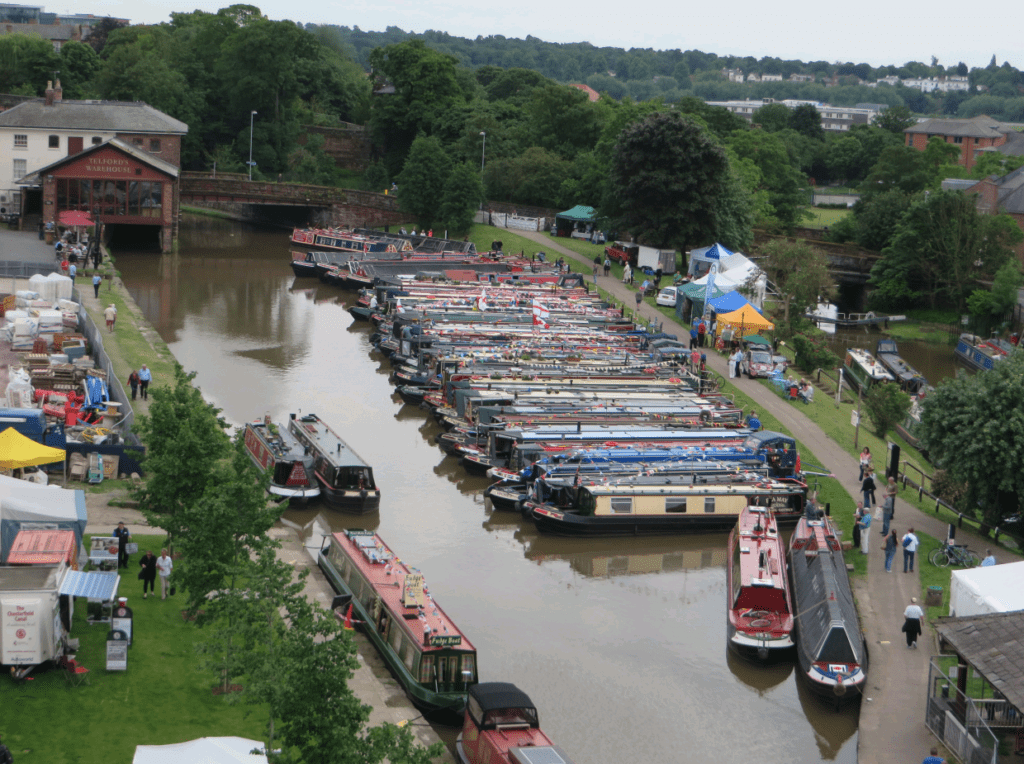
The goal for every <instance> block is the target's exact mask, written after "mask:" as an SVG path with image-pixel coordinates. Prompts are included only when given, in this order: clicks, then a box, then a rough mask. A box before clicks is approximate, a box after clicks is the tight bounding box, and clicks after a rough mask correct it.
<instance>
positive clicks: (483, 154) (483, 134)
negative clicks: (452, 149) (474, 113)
mask: <svg viewBox="0 0 1024 764" xmlns="http://www.w3.org/2000/svg"><path fill="white" fill-rule="evenodd" d="M480 137H481V138H483V139H484V144H483V146H482V147H481V148H480V185H481V187H482V186H483V182H484V163H485V162H486V161H487V133H486V131H484V130H481V131H480ZM485 196H486V192H485ZM483 208H484V200H483V199H481V200H480V209H481V210H482V209H483Z"/></svg>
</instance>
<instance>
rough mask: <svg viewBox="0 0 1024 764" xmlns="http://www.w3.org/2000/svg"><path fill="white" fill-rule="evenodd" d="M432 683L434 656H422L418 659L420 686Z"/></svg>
mask: <svg viewBox="0 0 1024 764" xmlns="http://www.w3.org/2000/svg"><path fill="white" fill-rule="evenodd" d="M433 681H434V656H433V655H424V656H423V657H421V658H420V684H429V683H431V682H433Z"/></svg>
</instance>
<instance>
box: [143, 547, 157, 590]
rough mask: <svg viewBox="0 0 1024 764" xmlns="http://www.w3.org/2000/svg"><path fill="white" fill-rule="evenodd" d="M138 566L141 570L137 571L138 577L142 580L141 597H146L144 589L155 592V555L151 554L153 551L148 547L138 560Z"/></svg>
mask: <svg viewBox="0 0 1024 764" xmlns="http://www.w3.org/2000/svg"><path fill="white" fill-rule="evenodd" d="M139 567H140V568H142V570H140V571H139V578H140V579H141V580H142V599H146V591H147V589H148V591H149V592H151V593H152V594H156V589H155V588H154V587H155V584H156V557H154V556H153V552H152V551H151V550H149V549H147V550H146V553H145V554H144V555H142V559H141V560H139Z"/></svg>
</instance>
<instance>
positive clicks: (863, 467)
mask: <svg viewBox="0 0 1024 764" xmlns="http://www.w3.org/2000/svg"><path fill="white" fill-rule="evenodd" d="M870 466H871V449H870V448H868V447H867V446H864V450H863V451H861V452H860V477H858V478H857V480H863V479H864V473H865V472H867V471H868V467H870Z"/></svg>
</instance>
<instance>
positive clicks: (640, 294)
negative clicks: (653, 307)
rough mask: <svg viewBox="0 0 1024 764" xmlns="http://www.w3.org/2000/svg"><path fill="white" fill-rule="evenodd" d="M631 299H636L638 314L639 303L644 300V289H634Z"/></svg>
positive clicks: (638, 311)
mask: <svg viewBox="0 0 1024 764" xmlns="http://www.w3.org/2000/svg"><path fill="white" fill-rule="evenodd" d="M633 299H634V300H636V314H637V315H638V316H639V315H640V303H642V302H643V301H644V290H643V289H638V290H636V294H635V295H633Z"/></svg>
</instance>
